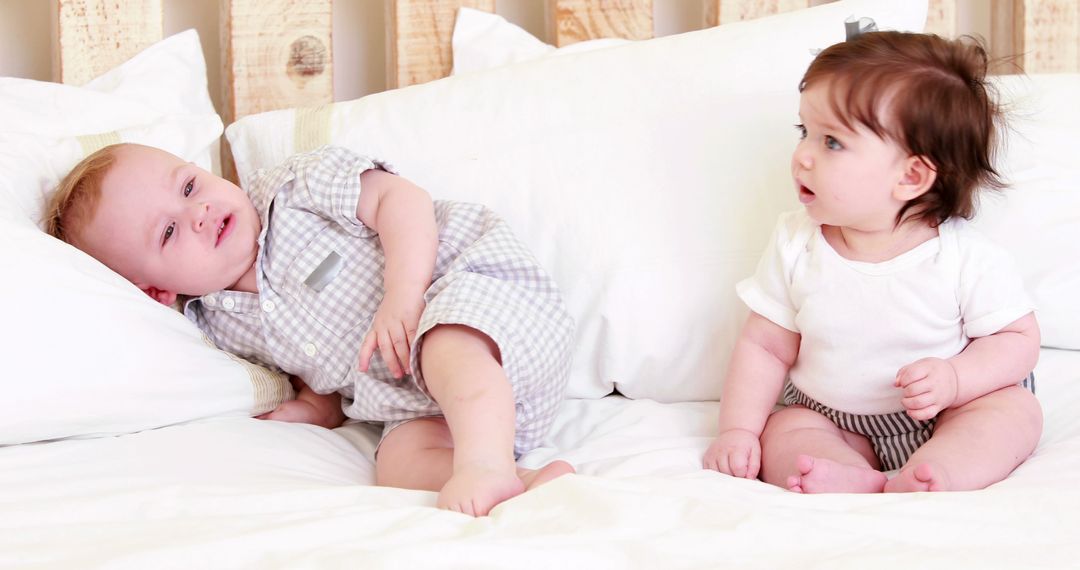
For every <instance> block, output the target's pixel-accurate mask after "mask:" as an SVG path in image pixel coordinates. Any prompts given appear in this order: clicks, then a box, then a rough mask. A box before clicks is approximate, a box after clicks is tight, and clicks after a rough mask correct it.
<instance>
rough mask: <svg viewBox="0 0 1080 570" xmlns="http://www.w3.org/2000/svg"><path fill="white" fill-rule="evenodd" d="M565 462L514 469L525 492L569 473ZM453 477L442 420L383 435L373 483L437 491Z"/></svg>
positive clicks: (450, 445)
mask: <svg viewBox="0 0 1080 570" xmlns="http://www.w3.org/2000/svg"><path fill="white" fill-rule="evenodd" d="M573 472H574V468H573V467H572V466H571V465H570V464H569V463H566V462H565V461H552V462H551V463H548V464H547V465H545V466H543V467H541V468H540V469H523V468H520V467H519V468H517V474H518V477H519V478H520V479H521V480H522V482H523V483H524V484H525V488H526V490H528V489H532V488H534V487H537V486H539V485H542V484H544V483H546V482H548V481H550V480H552V479H554V478H556V477H558V476H560V475H566V474H567V473H573ZM453 473H454V441H453V438H452V437H451V435H450V426H448V425H446V419H445V418H443V417H430V418H419V419H416V420H413V421H410V422H407V423H404V424H401V425H400V426H398V427H397V428H396V429H394V430H393V431H391V432H390V433H389V434H387V435H386V439H384V440H383V441H382V443H381V444H380V445H379V455H378V457H377V458H376V461H375V482H376V484H377V485H382V486H384V487H398V488H400V489H418V490H421V491H438V490H440V489H442V488H443V486H444V485H446V482H447V481H449V480H450V476H451V475H453Z"/></svg>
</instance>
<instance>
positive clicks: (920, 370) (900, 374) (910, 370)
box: [893, 360, 930, 388]
mask: <svg viewBox="0 0 1080 570" xmlns="http://www.w3.org/2000/svg"><path fill="white" fill-rule="evenodd" d="M929 373H930V369H929V366H927V365H926V364H925V363H924V362H923V361H921V360H918V361H915V362H912V363H911V364H908V365H907V366H904V367H902V368H900V370H897V371H896V380H895V381H894V382H893V385H894V386H896V387H898V388H906V387H908V386H909V385H911V384H912V383H914V382H918V381H919V380H922V379H923V378H926V376H927V375H928V374H929Z"/></svg>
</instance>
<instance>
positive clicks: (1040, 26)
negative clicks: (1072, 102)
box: [1013, 0, 1080, 73]
mask: <svg viewBox="0 0 1080 570" xmlns="http://www.w3.org/2000/svg"><path fill="white" fill-rule="evenodd" d="M1018 4H1019V5H1018V6H1014V8H1013V10H1014V14H1013V17H1014V21H1017V22H1019V24H1018V25H1021V26H1022V28H1019V29H1018V32H1019V34H1018V36H1015V39H1016V40H1017V43H1018V45H1016V46H1014V47H1016V48H1017V49H1018V53H1020V54H1021V58H1022V64H1021V65H1022V67H1023V70H1024V72H1026V73H1060V72H1076V71H1080V2H1078V1H1077V0H1022V1H1020V2H1019V3H1018ZM1018 8H1019V9H1018ZM1017 12H1019V13H1017Z"/></svg>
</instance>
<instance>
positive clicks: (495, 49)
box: [450, 6, 631, 75]
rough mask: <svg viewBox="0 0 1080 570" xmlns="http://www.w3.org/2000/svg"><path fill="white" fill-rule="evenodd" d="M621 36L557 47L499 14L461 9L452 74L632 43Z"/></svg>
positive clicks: (455, 38)
mask: <svg viewBox="0 0 1080 570" xmlns="http://www.w3.org/2000/svg"><path fill="white" fill-rule="evenodd" d="M630 41H631V40H626V39H622V38H600V39H595V40H587V41H583V42H577V43H573V44H570V45H568V46H564V47H561V48H556V47H555V46H553V45H548V44H545V43H544V42H542V41H540V40H538V39H536V38H535V37H534V36H533V35H532V34H530V33H529V32H527V31H525V30H524V29H522V28H520V27H519V26H516V25H514V24H512V23H510V22H508V21H507V20H506V18H503V17H502V16H500V15H498V14H492V13H491V12H485V11H483V10H474V9H472V8H467V7H464V6H462V7H461V8H458V12H457V18H456V19H455V20H454V35H453V37H452V38H451V41H450V46H451V53H452V54H453V57H452V59H453V61H454V68H453V69H452V70H451V71H450V74H451V75H458V74H461V73H467V72H470V71H479V70H483V69H491V68H493V67H499V66H500V65H508V64H511V63H519V62H522V61H529V60H532V59H539V58H541V57H548V56H552V55H567V54H572V53H581V52H585V51H592V50H595V49H600V48H606V47H613V46H618V45H623V44H626V43H629V42H630Z"/></svg>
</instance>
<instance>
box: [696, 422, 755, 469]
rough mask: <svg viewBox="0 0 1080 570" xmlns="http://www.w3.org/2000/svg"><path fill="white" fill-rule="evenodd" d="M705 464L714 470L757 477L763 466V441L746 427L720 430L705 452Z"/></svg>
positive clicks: (707, 467)
mask: <svg viewBox="0 0 1080 570" xmlns="http://www.w3.org/2000/svg"><path fill="white" fill-rule="evenodd" d="M703 464H704V467H705V468H706V469H712V470H713V471H719V472H721V473H726V474H728V475H732V476H735V477H744V478H746V479H756V478H757V476H758V470H759V469H760V468H761V442H760V441H759V440H758V437H757V436H756V435H754V434H753V433H751V432H749V431H747V430H744V429H729V430H727V431H724V432H720V435H718V436H717V437H716V440H715V441H713V442H712V445H710V446H709V449H708V451H706V452H705V461H704V462H703Z"/></svg>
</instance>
